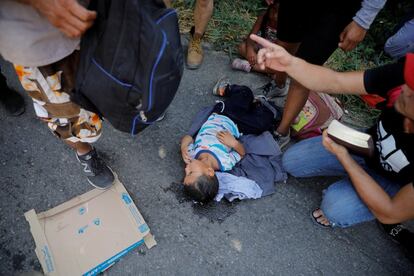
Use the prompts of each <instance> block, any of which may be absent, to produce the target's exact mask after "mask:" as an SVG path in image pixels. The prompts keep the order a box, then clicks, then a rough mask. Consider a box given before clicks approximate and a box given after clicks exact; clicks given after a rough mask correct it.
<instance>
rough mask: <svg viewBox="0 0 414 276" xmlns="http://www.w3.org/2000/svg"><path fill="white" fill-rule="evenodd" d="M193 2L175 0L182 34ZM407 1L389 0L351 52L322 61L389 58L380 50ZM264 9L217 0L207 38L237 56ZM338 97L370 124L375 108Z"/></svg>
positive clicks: (363, 63) (344, 65)
mask: <svg viewBox="0 0 414 276" xmlns="http://www.w3.org/2000/svg"><path fill="white" fill-rule="evenodd" d="M194 2H195V0H177V1H175V3H174V7H175V8H176V9H177V10H178V12H179V18H180V28H181V32H182V33H183V34H187V33H188V32H189V30H190V28H191V26H192V25H193V6H194ZM410 4H411V3H410V0H403V1H392V0H391V1H390V0H389V1H388V3H387V5H386V6H385V8H384V9H383V10H382V11H381V12H380V14H379V15H378V16H377V18H376V20H375V22H374V23H373V25H372V26H371V28H370V30H369V32H368V34H367V36H366V38H365V39H364V41H363V42H362V43H360V44H359V45H358V46H357V47H356V49H354V50H353V51H351V52H343V51H342V50H340V49H338V50H336V51H335V52H334V54H333V55H332V56H331V57H330V58H329V60H328V61H327V62H326V64H325V65H326V66H328V67H330V68H333V69H335V70H339V71H349V70H364V69H368V68H372V67H375V66H378V65H381V64H384V63H388V62H391V61H392V60H391V59H390V58H389V57H387V56H386V55H385V54H384V52H383V45H384V43H385V41H386V39H387V38H388V37H389V36H390V35H391V34H392V33H393V29H394V28H395V26H396V25H397V23H398V22H399V20H400V19H401V17H402V15H403V12H404V10H405V9H406V8H407V7H408V5H410ZM265 9H266V6H265V4H264V1H260V0H243V1H230V0H219V1H217V0H216V1H215V3H214V14H213V18H212V20H211V21H210V23H209V26H208V29H207V32H206V35H205V38H206V41H208V42H209V43H211V44H212V45H213V47H214V49H215V50H218V51H225V52H227V53H228V54H229V55H230V57H234V56H237V50H236V46H237V45H238V44H239V43H240V42H241V41H242V40H243V39H244V38H245V37H246V35H247V34H248V33H249V31H250V29H251V27H252V25H253V24H254V22H255V20H256V17H257V15H258V14H259V13H260V12H261V11H263V10H265ZM339 99H340V100H341V102H342V103H343V105H344V107H345V109H346V110H347V114H346V118H345V119H346V121H348V122H349V123H352V124H354V125H355V126H357V127H367V126H369V125H370V124H372V122H373V121H374V120H375V119H376V118H377V116H378V114H379V111H378V110H375V109H372V108H369V107H367V106H366V104H365V103H364V102H363V101H362V100H361V99H360V97H357V96H339Z"/></svg>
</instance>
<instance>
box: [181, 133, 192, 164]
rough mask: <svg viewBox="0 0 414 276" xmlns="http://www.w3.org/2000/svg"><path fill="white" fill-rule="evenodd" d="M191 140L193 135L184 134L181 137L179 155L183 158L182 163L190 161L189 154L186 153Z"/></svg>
mask: <svg viewBox="0 0 414 276" xmlns="http://www.w3.org/2000/svg"><path fill="white" fill-rule="evenodd" d="M192 142H193V137H191V136H190V135H185V136H184V137H183V138H182V139H181V156H182V158H183V161H184V163H186V164H187V163H188V162H190V159H191V158H190V155H188V146H189V145H190V144H191V143H192Z"/></svg>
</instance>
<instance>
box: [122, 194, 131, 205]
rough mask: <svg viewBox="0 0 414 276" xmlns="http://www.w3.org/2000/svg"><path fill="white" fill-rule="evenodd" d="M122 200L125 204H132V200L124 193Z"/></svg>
mask: <svg viewBox="0 0 414 276" xmlns="http://www.w3.org/2000/svg"><path fill="white" fill-rule="evenodd" d="M122 200H123V201H124V202H125V204H131V203H132V199H131V198H130V197H129V195H128V194H127V193H122Z"/></svg>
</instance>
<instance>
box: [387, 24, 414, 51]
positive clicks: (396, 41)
mask: <svg viewBox="0 0 414 276" xmlns="http://www.w3.org/2000/svg"><path fill="white" fill-rule="evenodd" d="M384 51H385V52H386V53H387V54H388V55H390V56H391V57H393V58H401V57H403V56H404V55H405V54H407V53H410V52H414V19H411V20H408V21H407V22H406V23H405V24H404V25H403V26H402V27H401V28H400V29H399V30H398V31H397V33H395V34H394V35H393V36H391V37H390V38H388V39H387V42H386V43H385V45H384Z"/></svg>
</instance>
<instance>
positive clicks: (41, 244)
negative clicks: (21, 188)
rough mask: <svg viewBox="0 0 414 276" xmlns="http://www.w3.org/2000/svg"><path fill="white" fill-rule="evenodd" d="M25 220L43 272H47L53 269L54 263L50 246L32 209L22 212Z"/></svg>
mask: <svg viewBox="0 0 414 276" xmlns="http://www.w3.org/2000/svg"><path fill="white" fill-rule="evenodd" d="M24 216H25V217H26V220H27V221H28V222H29V225H30V232H32V235H33V238H34V240H35V244H36V249H35V252H36V255H37V258H38V259H39V262H40V264H41V266H42V268H43V271H44V273H45V274H49V273H52V272H54V271H55V263H54V260H53V257H52V255H51V254H50V249H49V248H50V247H49V244H48V243H47V239H46V236H45V235H44V232H43V229H42V227H41V226H40V223H39V220H38V218H37V215H36V212H35V210H34V209H32V210H30V211H28V212H26V213H25V214H24Z"/></svg>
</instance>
